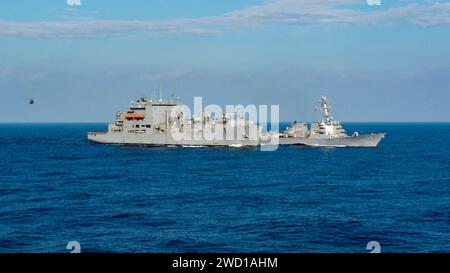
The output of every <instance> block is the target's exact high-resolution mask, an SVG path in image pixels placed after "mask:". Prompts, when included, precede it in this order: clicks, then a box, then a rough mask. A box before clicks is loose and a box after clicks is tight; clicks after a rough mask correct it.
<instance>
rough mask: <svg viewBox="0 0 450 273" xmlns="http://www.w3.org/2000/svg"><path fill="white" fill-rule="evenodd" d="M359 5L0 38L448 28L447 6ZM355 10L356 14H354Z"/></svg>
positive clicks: (300, 6) (279, 6) (317, 0)
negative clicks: (313, 27)
mask: <svg viewBox="0 0 450 273" xmlns="http://www.w3.org/2000/svg"><path fill="white" fill-rule="evenodd" d="M361 5H367V4H366V1H364V0H271V1H268V2H266V3H264V4H261V5H255V6H250V7H246V8H243V9H241V10H237V11H233V12H229V13H226V14H224V15H222V16H212V17H201V18H196V19H171V20H160V21H138V20H96V19H81V20H74V19H69V20H60V21H48V22H20V21H5V20H3V21H1V20H0V36H25V37H52V36H58V37H59V36H69V37H70V36H99V35H127V34H133V33H147V34H153V35H160V34H164V35H166V34H169V35H170V34H180V33H190V34H210V33H217V32H218V31H219V30H223V29H224V28H226V27H233V26H239V27H242V26H247V27H251V26H261V25H273V24H279V25H283V24H284V25H305V24H334V23H347V24H386V23H398V22H408V23H413V24H417V25H421V26H432V25H439V24H450V3H449V2H444V3H441V2H435V3H430V2H426V3H423V4H416V3H413V4H405V5H403V6H400V7H396V8H390V9H383V10H381V9H378V8H373V9H365V10H364V9H360V7H361ZM356 8H359V9H356Z"/></svg>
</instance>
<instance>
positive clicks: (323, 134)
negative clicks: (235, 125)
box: [280, 96, 385, 147]
mask: <svg viewBox="0 0 450 273" xmlns="http://www.w3.org/2000/svg"><path fill="white" fill-rule="evenodd" d="M320 108H321V111H322V115H323V119H322V120H321V121H320V122H314V123H312V124H311V125H310V127H309V128H308V124H307V123H305V122H294V123H292V124H291V126H290V127H288V128H287V129H286V130H285V131H284V132H283V134H281V135H280V144H281V145H292V144H298V145H309V146H321V147H376V146H377V145H378V143H379V142H380V141H381V140H382V139H383V138H384V137H385V133H381V134H367V135H360V134H359V133H358V132H354V133H353V134H352V135H351V136H349V135H347V133H346V131H345V130H344V129H343V128H342V125H341V123H340V122H339V121H338V120H336V119H334V118H333V117H332V116H331V107H330V105H329V103H328V99H327V98H326V97H324V96H322V98H321V100H320Z"/></svg>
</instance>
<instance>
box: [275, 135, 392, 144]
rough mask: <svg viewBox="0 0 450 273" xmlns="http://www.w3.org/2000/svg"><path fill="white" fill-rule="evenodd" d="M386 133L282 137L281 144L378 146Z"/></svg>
mask: <svg viewBox="0 0 450 273" xmlns="http://www.w3.org/2000/svg"><path fill="white" fill-rule="evenodd" d="M384 136H385V134H370V135H359V136H347V137H339V138H326V137H317V138H311V137H309V138H300V137H287V138H285V137H280V145H307V146H315V147H377V146H378V143H379V142H380V141H381V140H382V139H383V138H384Z"/></svg>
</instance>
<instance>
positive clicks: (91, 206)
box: [0, 123, 450, 253]
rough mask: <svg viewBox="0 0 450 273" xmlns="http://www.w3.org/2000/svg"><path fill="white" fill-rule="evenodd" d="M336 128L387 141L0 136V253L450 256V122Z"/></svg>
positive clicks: (16, 129) (59, 128)
mask: <svg viewBox="0 0 450 273" xmlns="http://www.w3.org/2000/svg"><path fill="white" fill-rule="evenodd" d="M284 126H286V124H285V125H284ZM344 128H346V129H347V131H349V132H353V131H359V132H360V133H371V132H386V133H387V136H386V138H385V139H384V140H382V142H381V143H380V145H379V146H378V147H377V148H312V147H305V146H282V147H279V149H278V150H277V151H274V152H261V151H260V150H259V149H258V148H206V147H205V148H163V147H138V146H118V145H101V144H94V143H90V142H88V141H87V139H86V133H87V132H88V131H96V130H104V129H106V124H3V125H0V148H1V150H0V151H1V153H0V166H1V171H0V252H62V253H67V252H69V250H67V249H66V245H67V243H68V242H69V241H77V242H79V243H80V246H81V252H369V251H368V250H366V245H367V243H368V242H369V241H378V242H379V243H380V245H381V251H382V252H448V251H450V164H449V159H450V150H449V148H450V138H449V136H450V124H449V123H344Z"/></svg>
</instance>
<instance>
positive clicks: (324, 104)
mask: <svg viewBox="0 0 450 273" xmlns="http://www.w3.org/2000/svg"><path fill="white" fill-rule="evenodd" d="M320 107H321V108H322V115H323V118H324V122H325V123H327V124H329V123H331V121H332V120H333V117H332V116H331V107H330V105H329V104H328V99H327V97H325V96H322V98H321V100H320Z"/></svg>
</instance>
